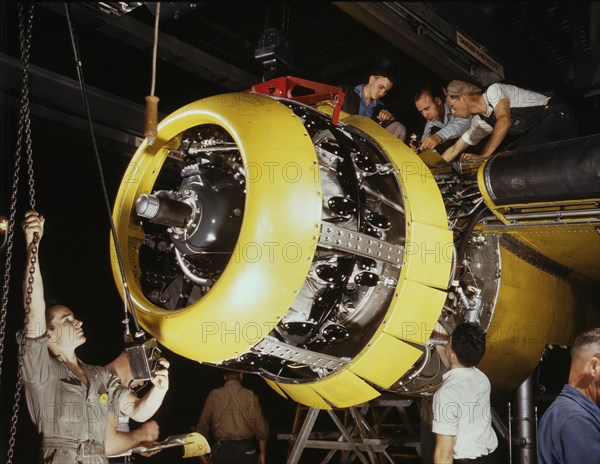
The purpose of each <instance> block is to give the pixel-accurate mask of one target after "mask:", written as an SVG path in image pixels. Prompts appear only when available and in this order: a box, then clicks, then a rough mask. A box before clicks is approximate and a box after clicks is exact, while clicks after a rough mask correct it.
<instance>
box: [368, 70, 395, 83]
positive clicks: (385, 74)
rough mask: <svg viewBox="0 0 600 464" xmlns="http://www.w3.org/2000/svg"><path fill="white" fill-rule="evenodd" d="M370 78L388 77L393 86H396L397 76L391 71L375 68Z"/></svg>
mask: <svg viewBox="0 0 600 464" xmlns="http://www.w3.org/2000/svg"><path fill="white" fill-rule="evenodd" d="M369 76H381V77H386V78H388V79H389V81H390V82H391V83H392V84H394V85H396V76H395V75H394V74H393V73H392V72H391V71H390V70H389V69H386V68H375V69H373V70H372V71H371V72H370V73H369Z"/></svg>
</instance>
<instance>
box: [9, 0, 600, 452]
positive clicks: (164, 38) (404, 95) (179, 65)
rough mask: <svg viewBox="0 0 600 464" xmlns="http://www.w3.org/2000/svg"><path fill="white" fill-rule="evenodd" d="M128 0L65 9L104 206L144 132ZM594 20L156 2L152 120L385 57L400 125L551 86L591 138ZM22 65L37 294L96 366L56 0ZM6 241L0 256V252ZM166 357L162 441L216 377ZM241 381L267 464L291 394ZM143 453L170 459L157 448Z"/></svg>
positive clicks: (97, 219)
mask: <svg viewBox="0 0 600 464" xmlns="http://www.w3.org/2000/svg"><path fill="white" fill-rule="evenodd" d="M101 5H104V6H101ZM124 5H130V6H131V5H137V4H134V3H131V2H130V3H129V4H126V3H125V2H121V3H118V2H116V3H104V4H100V3H96V4H92V3H88V4H86V3H79V4H71V10H72V11H71V15H72V20H73V25H74V28H75V31H76V34H77V37H78V41H79V50H80V54H81V60H82V63H83V67H82V69H83V75H84V77H85V82H86V86H87V91H88V98H89V101H90V107H91V112H92V118H93V120H94V127H95V133H96V137H97V143H98V148H99V152H100V156H101V161H102V166H103V172H104V179H105V183H106V190H107V192H108V196H109V201H110V203H111V205H112V202H113V200H114V197H115V195H116V192H117V189H118V186H119V183H120V181H121V178H122V176H123V174H124V172H125V171H126V169H127V167H128V165H129V160H130V158H131V156H132V154H133V153H134V152H135V146H136V141H139V138H140V137H142V136H143V135H142V133H143V112H144V97H145V96H146V95H148V94H149V89H150V81H151V53H152V27H153V22H154V15H153V11H154V8H155V4H154V3H151V2H146V3H140V4H139V5H138V6H137V7H136V8H133V9H132V10H131V11H127V12H126V11H124V10H120V9H119V8H125V7H124ZM361 5H362V6H361ZM0 14H1V21H2V22H1V25H0V29H1V32H0V61H1V64H0V95H1V99H2V100H1V107H2V111H1V113H0V114H1V117H2V125H1V126H0V127H1V129H0V130H1V131H2V132H1V134H0V139H1V141H2V142H1V143H2V161H1V163H2V164H1V172H2V176H1V178H2V189H1V192H0V195H1V196H2V209H1V210H0V214H2V215H5V216H8V214H9V210H10V208H9V207H10V202H11V198H12V192H13V188H14V185H13V184H12V175H13V159H14V155H15V143H16V134H17V130H18V127H19V116H18V111H19V98H20V85H21V71H20V66H21V64H20V52H19V35H18V31H17V25H18V16H17V6H16V4H15V2H2V3H1V4H0ZM599 24H600V9H599V7H598V4H594V3H592V2H574V3H568V2H552V1H551V2H518V3H510V2H508V3H507V2H443V3H436V2H434V3H418V2H414V3H410V4H404V3H399V2H385V3H369V4H358V3H352V2H339V3H335V2H334V3H332V2H253V1H244V2H241V1H240V2H221V1H220V2H216V1H215V2H195V3H193V4H192V3H185V2H162V4H161V17H160V37H159V50H158V63H157V72H156V95H157V96H158V97H159V98H160V102H159V111H160V117H161V118H162V117H164V116H165V115H167V114H169V113H170V112H172V111H174V110H176V109H177V108H179V107H181V106H183V105H185V104H187V103H189V102H192V101H195V100H197V99H200V98H203V97H207V96H210V95H214V94H219V93H225V92H229V91H238V90H243V89H247V88H248V87H250V86H251V85H252V84H255V83H257V82H260V81H261V80H262V79H263V77H265V76H271V75H292V76H297V77H302V78H306V79H310V80H314V81H319V82H324V83H327V84H333V85H335V84H341V83H360V82H361V81H362V80H363V79H365V78H366V76H367V75H368V72H369V70H370V69H372V68H374V67H377V66H383V65H385V66H388V67H390V68H391V69H392V70H393V71H394V72H395V73H396V75H397V77H398V82H397V84H396V85H395V86H394V88H393V90H392V92H390V94H389V95H388V96H387V97H386V98H385V101H386V103H387V104H388V106H389V107H390V108H391V110H392V112H393V113H394V114H395V115H396V117H397V119H398V120H400V121H402V122H403V123H404V124H405V125H406V126H407V128H408V133H411V132H416V133H419V134H420V133H421V131H422V128H423V125H424V121H423V119H422V118H421V117H420V116H419V114H418V113H417V112H416V110H415V108H414V104H413V94H414V92H415V91H416V90H417V89H418V87H419V86H420V85H422V84H423V83H425V82H427V81H433V82H435V83H438V84H445V83H447V82H448V81H450V80H452V79H455V78H459V79H467V80H478V81H479V82H480V83H481V84H482V85H485V84H486V83H491V82H494V81H498V80H503V81H504V82H507V83H512V84H516V85H521V86H524V87H529V88H533V89H536V90H555V91H556V92H558V93H559V95H561V96H562V97H563V98H564V99H565V100H566V101H567V102H568V103H569V104H571V105H572V106H573V108H574V109H575V111H576V114H577V117H578V122H579V126H580V134H579V135H582V136H583V135H589V134H595V133H599V132H600V72H599V70H600V68H599V66H598V63H599V61H598V57H599V56H600V39H599V38H598V25H599ZM267 29H272V30H273V32H272V34H274V35H272V36H271V39H273V37H275V39H273V40H278V39H277V37H276V35H277V34H280V38H281V39H282V40H283V42H281V43H287V46H280V48H279V49H278V53H277V56H276V57H275V59H276V62H277V66H276V68H275V69H274V70H271V69H269V68H268V66H266V65H265V64H263V63H262V62H261V60H260V59H256V58H255V52H256V50H259V49H260V48H261V46H263V48H264V45H265V43H266V42H268V39H269V37H267V36H265V35H264V32H265V30H267ZM457 31H460V32H461V33H463V34H466V35H468V36H469V37H470V38H471V39H472V40H473V41H475V42H477V43H479V44H481V45H482V46H484V47H485V50H486V53H487V54H488V55H489V56H490V57H492V58H493V59H494V60H495V61H496V62H497V63H500V64H502V66H503V72H504V79H501V78H500V77H501V76H498V75H496V74H495V73H494V72H493V71H491V70H490V69H488V68H486V67H485V66H483V65H482V64H481V63H479V62H478V61H477V60H475V59H473V58H472V57H470V58H469V56H468V54H466V53H465V52H464V50H459V49H458V48H457V46H456V44H453V43H452V41H451V40H449V39H448V37H452V35H453V34H454V33H455V32H457ZM265 41H266V42H265ZM30 63H31V66H30V69H29V73H30V105H31V116H32V125H31V131H32V153H33V160H34V169H35V184H34V190H35V209H36V210H38V211H39V212H41V213H42V214H44V215H45V217H46V219H47V221H46V232H45V235H44V239H43V242H42V247H41V268H42V272H43V275H44V283H45V288H46V292H47V297H51V298H53V299H57V300H59V301H61V302H64V304H66V305H68V306H69V307H71V308H73V309H74V311H75V313H76V314H77V315H78V316H79V317H80V318H81V319H82V320H83V322H84V327H85V330H86V335H87V342H86V343H85V345H84V346H82V347H81V348H80V349H79V355H80V357H81V358H82V359H84V360H85V361H86V362H89V363H91V364H105V363H107V362H109V361H110V360H112V359H113V358H114V357H115V356H116V355H117V354H118V353H119V352H120V350H121V348H122V344H123V327H122V323H121V321H122V319H123V303H122V301H121V299H120V297H119V295H118V292H117V290H116V288H115V283H114V281H113V278H112V274H111V272H110V263H109V251H108V231H109V223H108V212H107V210H106V206H105V203H104V198H103V194H102V185H101V182H100V176H99V172H98V169H97V166H96V162H95V159H94V154H93V150H92V142H91V135H90V131H89V128H88V125H87V121H86V118H85V115H84V112H83V105H82V102H81V101H82V100H81V94H80V90H79V86H78V82H77V74H76V69H75V65H74V58H73V51H72V47H71V43H70V38H69V31H68V26H67V20H66V17H65V5H64V4H63V3H36V6H35V10H34V19H33V32H32V42H31V58H30ZM475 78H477V79H475ZM26 174H27V167H26V166H22V167H21V181H20V183H19V184H18V187H19V191H18V193H19V195H18V203H17V205H16V206H17V211H18V215H17V218H16V221H17V222H16V228H15V233H14V244H13V246H12V269H11V271H10V277H11V284H10V292H9V295H8V301H9V304H8V315H7V325H6V336H5V340H4V344H5V350H4V356H3V361H4V362H3V366H2V384H1V388H2V402H1V414H0V416H1V421H2V422H1V424H0V435H1V437H2V439H1V445H0V446H1V447H2V449H1V451H2V456H3V457H4V456H5V455H6V446H7V441H8V440H7V438H8V437H9V436H10V417H11V416H12V411H13V404H14V393H13V392H14V383H15V381H16V367H15V362H16V361H15V358H16V352H15V336H14V334H15V332H16V331H17V330H18V328H19V327H20V326H21V325H22V317H23V313H22V305H21V297H22V291H21V276H22V275H23V259H24V253H23V240H22V233H21V230H20V221H21V219H22V217H23V213H24V211H25V210H27V209H29V207H30V204H29V200H28V198H29V190H30V189H29V186H28V184H27V182H26ZM7 251H8V250H3V251H2V254H3V256H2V258H3V262H4V258H5V256H6V254H7ZM163 353H164V355H165V356H166V357H167V358H168V359H169V360H170V361H171V374H170V379H171V387H170V391H169V393H168V395H167V397H166V399H165V401H164V403H163V406H162V408H161V409H160V411H159V412H158V413H157V420H158V422H159V424H160V427H161V436H163V437H166V436H167V435H171V434H175V433H184V432H187V431H189V430H190V427H191V426H193V425H194V424H195V423H196V420H197V418H198V416H199V414H200V411H201V408H202V405H203V402H204V400H205V398H206V396H207V394H208V392H209V391H210V389H212V388H214V387H216V386H218V385H220V384H221V377H220V375H219V373H218V372H217V371H216V370H215V369H214V368H211V367H207V366H202V365H200V364H198V363H196V362H193V361H190V360H188V359H185V358H182V357H180V356H178V355H176V354H173V353H170V352H169V351H168V350H167V349H164V350H163ZM564 375H566V374H565V373H564V371H563V372H562V373H561V375H559V376H554V377H552V378H549V379H548V383H549V385H550V389H551V388H557V387H558V386H560V385H562V383H564V381H565V380H566V378H564ZM245 384H246V385H247V386H249V387H250V388H252V389H253V390H255V391H256V392H257V393H258V394H259V396H260V398H261V401H262V402H263V404H264V406H265V412H266V415H267V418H268V420H269V423H270V426H271V429H272V437H273V439H272V440H271V441H270V443H269V451H268V462H269V463H271V464H276V463H281V462H284V460H285V454H286V451H287V446H288V445H287V443H286V442H283V441H277V440H276V439H275V437H276V434H277V433H281V432H289V431H290V430H291V427H292V423H293V419H294V414H295V411H296V404H295V403H293V402H292V401H289V400H286V399H284V398H282V397H281V396H279V395H278V394H277V393H275V392H274V391H273V390H271V389H270V388H269V387H268V386H267V385H266V384H265V383H264V382H263V381H262V379H260V378H257V377H252V376H246V379H245ZM20 404H21V406H20V409H19V412H18V414H19V421H18V431H17V434H16V447H15V459H14V461H13V462H16V463H19V464H25V463H29V462H33V461H34V458H35V454H36V450H37V447H38V444H39V440H38V439H37V438H36V433H35V430H34V428H33V426H32V425H31V422H30V420H29V417H28V414H27V409H26V406H25V402H24V401H21V403H20ZM303 456H304V457H303V461H302V462H316V460H312V458H310V456H311V454H310V453H308V452H306V454H305V455H303ZM140 462H169V463H173V462H176V458H174V457H173V455H168V454H167V453H164V454H162V455H161V454H159V455H157V456H155V457H154V458H150V459H145V460H142V459H140ZM182 462H186V461H182Z"/></svg>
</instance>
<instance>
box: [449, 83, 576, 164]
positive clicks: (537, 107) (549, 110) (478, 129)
mask: <svg viewBox="0 0 600 464" xmlns="http://www.w3.org/2000/svg"><path fill="white" fill-rule="evenodd" d="M445 93H446V103H448V105H449V106H450V109H451V111H452V114H454V115H455V116H459V117H467V116H469V115H473V119H472V120H471V126H470V127H469V129H468V130H467V131H466V132H465V133H464V134H463V135H462V136H461V138H460V139H458V140H457V141H456V143H455V144H454V145H452V146H451V147H450V148H448V149H447V150H446V151H445V152H444V153H443V155H442V157H443V158H444V159H445V160H446V161H447V162H450V161H452V160H453V159H454V158H456V157H457V156H458V155H460V154H461V153H463V152H464V151H465V150H466V149H467V147H469V146H473V145H477V144H478V143H479V142H480V141H481V140H483V139H485V138H486V137H488V136H489V138H488V139H487V142H486V143H485V146H484V147H483V150H482V151H481V153H480V154H479V155H474V154H470V153H464V154H463V155H462V157H461V159H463V160H465V159H481V158H487V157H489V156H491V155H492V154H493V153H494V152H495V151H496V150H497V149H498V147H500V146H501V144H503V143H504V142H508V140H505V138H506V137H507V136H511V137H512V139H511V140H510V142H509V143H508V144H507V145H504V146H502V149H503V150H512V149H515V148H523V147H530V146H534V145H541V144H544V143H549V142H556V141H558V140H564V139H568V138H572V137H576V136H577V121H576V119H575V115H574V114H573V111H572V110H571V109H570V108H569V107H568V106H566V105H565V104H564V103H563V102H562V101H561V100H560V99H559V98H558V97H556V96H555V95H554V94H553V93H552V92H548V93H543V94H542V93H539V92H534V91H532V90H528V89H523V88H521V87H516V86H514V85H510V84H500V83H495V84H492V85H490V86H489V87H488V88H487V89H486V90H485V91H482V90H481V89H480V88H479V87H477V86H475V85H473V84H471V83H470V82H465V81H456V80H455V81H452V82H450V84H448V86H447V87H446V89H445Z"/></svg>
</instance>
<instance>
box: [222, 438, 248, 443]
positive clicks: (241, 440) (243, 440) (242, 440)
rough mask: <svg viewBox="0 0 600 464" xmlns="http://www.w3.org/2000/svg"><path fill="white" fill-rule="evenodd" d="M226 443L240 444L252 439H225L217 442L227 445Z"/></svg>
mask: <svg viewBox="0 0 600 464" xmlns="http://www.w3.org/2000/svg"><path fill="white" fill-rule="evenodd" d="M228 441H233V442H237V443H240V442H245V441H253V439H252V438H227V439H222V440H219V442H221V443H227V442H228Z"/></svg>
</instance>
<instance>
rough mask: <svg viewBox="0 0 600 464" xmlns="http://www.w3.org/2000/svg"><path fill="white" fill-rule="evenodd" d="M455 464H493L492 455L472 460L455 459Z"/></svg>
mask: <svg viewBox="0 0 600 464" xmlns="http://www.w3.org/2000/svg"><path fill="white" fill-rule="evenodd" d="M453 462H454V464H473V463H478V462H479V463H491V462H493V461H492V456H491V455H490V454H486V455H485V456H479V457H476V458H472V459H466V458H465V459H455V460H454V461H453Z"/></svg>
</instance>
